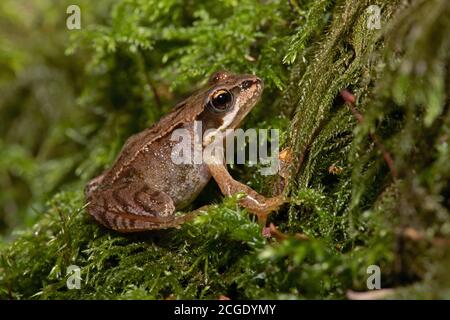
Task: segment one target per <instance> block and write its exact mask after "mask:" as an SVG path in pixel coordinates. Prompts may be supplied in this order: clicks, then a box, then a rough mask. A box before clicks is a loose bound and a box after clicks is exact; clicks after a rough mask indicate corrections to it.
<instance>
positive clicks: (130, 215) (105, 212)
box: [86, 181, 191, 232]
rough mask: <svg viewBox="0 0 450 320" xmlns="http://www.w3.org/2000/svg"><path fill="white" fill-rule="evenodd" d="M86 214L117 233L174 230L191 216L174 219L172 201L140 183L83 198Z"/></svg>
mask: <svg viewBox="0 0 450 320" xmlns="http://www.w3.org/2000/svg"><path fill="white" fill-rule="evenodd" d="M86 210H87V212H88V213H89V214H90V215H91V216H93V217H94V218H95V220H97V221H98V222H99V223H100V224H102V225H104V226H105V227H107V228H110V229H113V230H116V231H119V232H139V231H147V230H153V229H164V228H171V227H176V226H178V225H180V224H182V223H184V222H185V221H187V220H189V219H190V218H191V217H187V216H181V217H175V214H174V212H175V206H174V204H173V201H172V199H171V198H170V197H169V196H168V195H167V194H165V193H164V192H161V191H157V190H154V189H152V188H151V187H150V186H148V185H147V184H145V183H144V182H141V181H134V182H132V183H123V184H119V185H115V186H114V187H110V188H99V189H97V190H95V191H93V192H90V193H89V194H88V195H87V206H86Z"/></svg>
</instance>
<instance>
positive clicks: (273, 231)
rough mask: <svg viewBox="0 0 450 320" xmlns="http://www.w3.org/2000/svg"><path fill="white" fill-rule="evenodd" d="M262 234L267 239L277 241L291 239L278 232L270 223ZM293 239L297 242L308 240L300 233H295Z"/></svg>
mask: <svg viewBox="0 0 450 320" xmlns="http://www.w3.org/2000/svg"><path fill="white" fill-rule="evenodd" d="M263 234H264V235H265V236H267V237H274V238H275V239H277V240H278V241H283V240H286V239H289V238H290V237H291V236H289V235H287V234H284V233H283V232H281V231H279V230H278V229H277V227H276V226H275V225H274V224H273V223H271V224H270V225H269V227H268V228H264V230H263ZM294 238H295V239H298V240H309V238H308V236H307V235H305V234H302V233H296V234H295V235H294Z"/></svg>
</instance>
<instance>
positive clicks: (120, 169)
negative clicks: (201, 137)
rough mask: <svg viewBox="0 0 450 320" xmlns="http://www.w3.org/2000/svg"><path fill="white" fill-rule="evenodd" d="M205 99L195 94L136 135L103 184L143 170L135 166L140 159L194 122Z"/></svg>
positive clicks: (104, 177) (200, 94) (126, 146)
mask: <svg viewBox="0 0 450 320" xmlns="http://www.w3.org/2000/svg"><path fill="white" fill-rule="evenodd" d="M203 100H204V97H203V94H202V92H199V93H197V94H194V95H193V96H191V97H190V98H189V99H187V100H184V101H182V102H181V103H179V104H177V105H176V106H175V108H174V109H173V110H172V111H171V112H170V113H168V114H167V115H165V116H164V117H162V118H161V119H160V120H159V121H158V122H157V123H155V124H154V125H153V126H152V127H150V128H148V129H145V130H143V131H141V132H139V133H136V134H134V135H133V136H131V137H130V138H128V140H127V141H126V142H125V144H124V146H123V147H122V150H121V151H120V153H119V155H118V156H117V158H116V161H115V162H114V164H113V165H112V166H111V168H110V169H109V170H107V171H106V172H105V174H104V175H103V181H102V184H112V183H114V182H115V181H117V180H120V179H121V178H124V177H126V176H129V172H130V170H131V171H133V172H136V169H137V170H138V171H140V169H141V168H139V167H138V166H136V165H135V162H136V161H137V160H138V159H142V156H144V157H145V156H146V155H145V154H146V153H148V152H150V151H152V150H151V149H153V148H154V147H153V146H152V145H153V144H154V143H155V142H157V141H158V140H161V139H163V138H166V137H167V136H169V137H170V135H171V133H172V131H173V130H174V129H175V128H177V127H181V126H183V125H184V124H185V123H189V122H193V121H194V120H195V118H196V117H197V115H198V114H200V113H201V112H202V110H203V108H204V105H203V104H204V101H203Z"/></svg>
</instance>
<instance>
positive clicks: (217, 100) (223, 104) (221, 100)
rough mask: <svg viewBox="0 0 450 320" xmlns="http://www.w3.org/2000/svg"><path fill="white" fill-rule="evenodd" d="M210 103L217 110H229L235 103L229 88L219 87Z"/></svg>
mask: <svg viewBox="0 0 450 320" xmlns="http://www.w3.org/2000/svg"><path fill="white" fill-rule="evenodd" d="M209 104H210V105H211V107H212V108H213V110H214V111H216V112H224V111H227V110H228V109H230V107H231V105H232V104H233V95H232V94H231V92H230V91H228V90H225V89H219V90H217V91H216V92H214V93H213V95H212V96H211V100H210V102H209Z"/></svg>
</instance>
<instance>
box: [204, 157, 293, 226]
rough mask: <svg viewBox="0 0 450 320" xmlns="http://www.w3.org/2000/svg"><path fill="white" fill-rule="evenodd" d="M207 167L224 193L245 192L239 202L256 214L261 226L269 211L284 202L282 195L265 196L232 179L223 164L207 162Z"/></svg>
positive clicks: (277, 207)
mask: <svg viewBox="0 0 450 320" xmlns="http://www.w3.org/2000/svg"><path fill="white" fill-rule="evenodd" d="M208 168H209V171H210V173H211V175H212V176H213V178H214V180H216V182H217V184H218V185H219V187H220V190H221V191H222V193H223V194H224V195H226V196H231V195H233V194H235V193H238V192H243V193H245V197H244V198H242V199H241V200H240V201H239V204H240V205H242V206H243V207H244V208H246V209H247V210H249V211H250V212H251V213H253V214H255V215H257V217H258V222H259V223H260V224H261V225H263V226H264V225H265V224H266V221H267V216H268V215H269V213H271V212H272V211H277V210H278V209H279V207H280V206H281V205H282V204H284V203H285V202H286V198H285V197H284V196H283V195H279V196H276V197H273V198H266V197H264V196H262V195H260V194H259V193H257V192H256V191H255V190H253V189H252V188H250V187H249V186H247V185H245V184H243V183H240V182H238V181H236V180H234V179H233V177H232V176H231V175H230V174H229V172H228V170H227V168H226V166H225V165H224V164H217V163H214V164H208Z"/></svg>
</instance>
